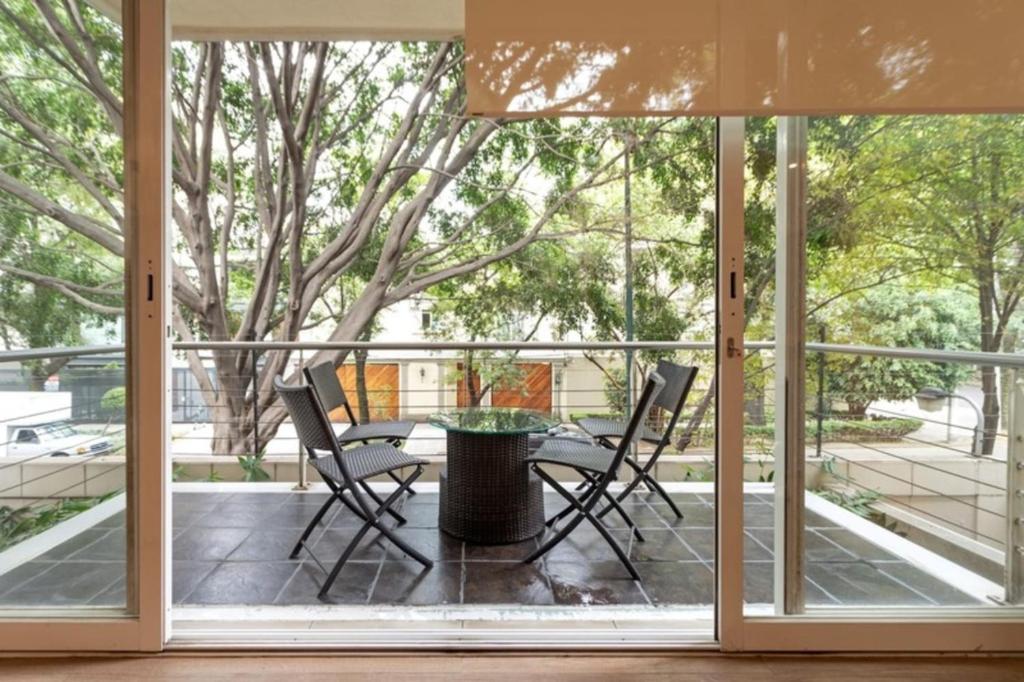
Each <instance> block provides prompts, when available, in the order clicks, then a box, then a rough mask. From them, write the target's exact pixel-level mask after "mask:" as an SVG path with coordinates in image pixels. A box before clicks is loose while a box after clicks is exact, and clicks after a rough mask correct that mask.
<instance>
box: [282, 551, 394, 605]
mask: <svg viewBox="0 0 1024 682" xmlns="http://www.w3.org/2000/svg"><path fill="white" fill-rule="evenodd" d="M379 571H380V562H358V561H357V562H349V563H347V564H345V567H344V568H342V570H341V573H340V574H338V579H337V580H336V581H335V582H334V585H332V586H331V591H330V593H329V594H328V598H327V600H326V603H330V604H355V605H358V604H365V603H366V602H367V601H368V600H369V598H370V590H371V589H372V587H373V583H374V581H375V580H376V579H377V574H378V572H379ZM326 577H327V575H326V574H325V573H324V572H323V571H322V570H320V568H318V567H317V565H316V564H314V563H312V562H310V561H307V562H305V563H303V564H302V565H301V566H300V567H299V569H298V570H297V571H296V572H295V575H294V576H292V578H291V580H290V581H289V582H288V584H287V585H285V587H284V590H282V592H281V594H280V595H279V596H278V598H277V601H276V602H274V603H275V604H278V605H301V604H321V603H325V602H322V601H321V600H320V599H319V598H318V597H317V593H318V592H319V591H320V587H321V586H322V585H323V584H324V580H325V579H326Z"/></svg>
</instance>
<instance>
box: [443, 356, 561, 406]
mask: <svg viewBox="0 0 1024 682" xmlns="http://www.w3.org/2000/svg"><path fill="white" fill-rule="evenodd" d="M458 369H459V371H460V372H461V371H462V364H461V363H459V365H458ZM516 369H517V370H519V372H518V374H519V376H517V377H516V378H515V379H514V380H511V381H509V383H508V384H507V385H502V384H498V385H496V386H494V387H492V388H491V405H493V406H494V407H522V408H525V409H528V410H539V411H541V412H550V411H551V365H550V364H548V363H546V362H518V363H516ZM473 388H474V389H475V390H477V391H479V390H480V376H479V375H477V374H475V373H474V375H473ZM455 399H456V405H458V406H459V407H467V406H468V405H469V395H468V394H467V391H466V379H465V377H461V378H460V379H459V382H458V385H457V386H456V389H455Z"/></svg>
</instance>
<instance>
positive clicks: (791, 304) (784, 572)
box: [716, 117, 1024, 652]
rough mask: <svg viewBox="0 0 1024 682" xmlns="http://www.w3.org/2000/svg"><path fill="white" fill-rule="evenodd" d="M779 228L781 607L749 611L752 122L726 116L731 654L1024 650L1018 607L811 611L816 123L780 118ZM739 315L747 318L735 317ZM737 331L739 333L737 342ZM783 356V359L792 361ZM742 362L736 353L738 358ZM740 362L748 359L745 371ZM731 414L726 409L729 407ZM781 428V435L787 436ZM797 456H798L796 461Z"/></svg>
mask: <svg viewBox="0 0 1024 682" xmlns="http://www.w3.org/2000/svg"><path fill="white" fill-rule="evenodd" d="M778 129H779V151H778V156H779V159H778V161H779V166H778V168H779V183H778V191H779V194H780V196H778V197H777V203H778V224H777V226H776V229H777V231H778V234H779V238H778V249H777V251H776V269H777V278H776V282H777V286H778V287H779V289H780V291H778V292H777V294H776V296H777V298H776V300H777V302H778V306H785V308H786V309H785V313H789V314H784V315H782V316H781V318H780V320H779V323H778V326H777V336H776V343H777V346H776V356H777V358H781V360H779V359H777V361H776V362H777V371H780V372H781V374H782V376H779V377H777V382H778V383H777V386H778V387H781V388H780V389H778V390H781V391H782V392H783V396H782V397H780V398H778V399H777V401H776V403H777V405H784V406H786V412H785V414H782V415H779V416H778V418H779V419H780V421H778V422H777V433H776V439H777V441H778V447H777V448H776V471H777V475H776V477H775V480H776V486H777V493H776V514H777V517H776V534H777V539H776V547H784V548H785V549H784V551H783V552H777V553H776V562H777V573H776V575H777V579H778V580H781V582H780V583H777V585H778V587H777V588H776V601H777V602H778V612H777V614H776V615H774V616H749V617H748V616H745V615H744V613H743V501H742V500H743V497H742V495H743V443H742V437H737V436H738V434H741V433H742V429H743V416H742V415H743V400H742V396H743V372H742V347H743V346H742V342H737V343H735V344H734V345H733V349H734V353H735V349H739V351H740V352H739V356H740V358H739V361H738V362H730V358H729V350H730V348H729V343H728V339H729V338H739V339H742V335H743V329H742V324H741V323H742V317H741V316H742V301H743V296H742V293H740V294H739V296H738V298H739V300H738V301H737V300H735V299H733V298H732V297H730V296H729V295H728V293H729V292H728V289H729V287H731V282H730V281H728V278H729V277H731V274H730V273H731V272H733V271H735V272H737V273H738V274H737V280H738V282H739V284H738V285H737V288H738V289H739V291H740V292H742V282H743V272H742V256H743V204H744V192H743V173H744V166H745V154H744V151H743V150H744V140H743V138H744V124H743V119H742V118H722V119H720V123H719V158H718V169H719V170H718V173H719V181H718V188H719V234H718V242H719V254H718V267H719V276H718V282H717V284H718V288H719V291H718V315H719V330H718V332H719V333H718V344H717V350H718V371H719V389H718V390H719V393H718V407H719V410H718V413H716V414H719V416H718V449H717V458H718V460H717V461H718V477H717V480H716V489H717V503H718V518H717V521H718V561H717V563H716V566H718V567H719V570H718V575H717V584H718V590H719V592H718V595H717V619H718V622H717V625H718V634H719V641H720V643H721V647H722V650H723V651H748V652H1019V651H1022V650H1024V620H1022V611H1021V610H1020V609H1015V608H1007V609H1006V610H1005V611H1003V610H998V611H997V610H992V609H954V608H941V607H932V608H924V609H900V610H896V609H889V610H886V609H884V608H863V609H851V610H849V611H848V612H845V613H838V612H837V611H836V610H829V611H822V612H816V613H805V612H803V594H802V592H803V590H802V575H803V570H802V562H803V549H802V542H801V541H800V538H799V537H794V534H802V530H803V493H804V482H803V469H802V455H803V436H804V433H803V431H804V423H803V417H802V413H803V405H804V397H805V373H804V362H803V354H804V345H805V344H804V339H803V335H802V333H801V332H802V329H801V328H802V326H803V320H802V309H803V301H804V299H805V296H806V284H807V283H806V276H805V273H804V267H803V257H804V252H805V248H806V243H805V239H806V220H807V216H806V208H805V207H806V204H805V198H806V184H807V183H806V168H807V163H806V159H807V145H806V130H807V122H806V118H801V117H780V118H779V124H778ZM736 315H739V316H740V317H739V318H738V319H737V318H736V317H735V316H736ZM734 334H738V336H737V337H733V335H734ZM783 356H784V357H783ZM732 360H736V358H732ZM737 365H738V366H737ZM720 413H725V414H720ZM780 432H781V436H780ZM794 453H798V456H792V455H793V454H794Z"/></svg>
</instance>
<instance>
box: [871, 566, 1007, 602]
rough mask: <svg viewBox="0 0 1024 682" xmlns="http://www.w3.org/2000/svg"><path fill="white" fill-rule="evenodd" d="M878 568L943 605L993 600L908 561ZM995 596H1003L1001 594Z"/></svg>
mask: <svg viewBox="0 0 1024 682" xmlns="http://www.w3.org/2000/svg"><path fill="white" fill-rule="evenodd" d="M877 568H879V570H881V571H882V572H883V573H885V574H886V575H889V576H891V577H893V578H895V579H896V580H899V581H900V582H902V583H904V584H905V585H908V586H909V587H912V588H914V589H915V590H917V591H919V592H923V593H924V594H926V595H928V597H930V598H931V599H933V600H935V601H937V602H938V603H939V604H942V605H943V606H979V605H988V604H991V602H982V601H979V600H977V599H975V598H974V597H972V596H971V595H969V594H967V593H965V592H961V591H960V590H958V589H956V588H955V587H953V586H952V585H949V584H948V583H945V582H943V581H941V580H939V579H938V578H936V577H935V576H933V575H930V574H928V573H925V572H924V571H922V570H921V569H919V568H916V567H915V566H911V565H910V564H907V563H902V562H901V563H895V564H890V563H887V564H884V565H877ZM993 596H997V597H1001V595H993Z"/></svg>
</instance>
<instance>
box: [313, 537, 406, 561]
mask: <svg viewBox="0 0 1024 682" xmlns="http://www.w3.org/2000/svg"><path fill="white" fill-rule="evenodd" d="M357 530H358V529H356V528H329V529H327V530H326V531H324V532H323V533H322V534H319V536H318V535H317V534H314V535H313V539H314V542H313V554H315V555H316V557H317V559H319V560H320V562H321V563H322V564H324V565H325V566H328V567H329V566H331V565H333V564H334V562H335V561H337V560H338V558H339V557H340V556H341V554H342V552H344V551H345V548H346V547H348V545H349V543H351V542H352V538H353V537H355V534H356V531H357ZM387 545H388V540H387V538H385V537H384V536H383V535H381V534H380V533H378V532H377V531H376V530H370V531H369V532H368V533H367V534H366V535H365V536H364V537H363V539H362V540H360V541H359V544H358V545H357V546H356V549H355V551H354V552H353V553H352V556H351V559H350V561H380V560H381V559H382V558H383V557H384V550H385V548H386V547H387Z"/></svg>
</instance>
